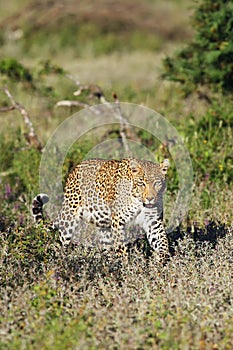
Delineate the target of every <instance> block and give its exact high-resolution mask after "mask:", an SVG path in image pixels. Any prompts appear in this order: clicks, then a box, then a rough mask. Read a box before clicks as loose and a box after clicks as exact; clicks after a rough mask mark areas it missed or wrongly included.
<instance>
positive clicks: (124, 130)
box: [56, 75, 138, 154]
mask: <svg viewBox="0 0 233 350" xmlns="http://www.w3.org/2000/svg"><path fill="white" fill-rule="evenodd" d="M66 77H67V78H68V79H70V80H71V81H73V82H74V84H75V85H76V86H78V90H76V91H74V93H73V94H74V96H80V95H81V94H82V93H83V92H84V91H87V92H89V95H88V98H89V99H93V98H97V99H98V100H99V101H100V103H101V104H103V103H104V104H106V107H108V108H109V109H110V111H111V113H112V114H113V115H114V117H115V118H116V119H117V120H118V122H119V124H120V130H119V135H120V139H121V142H122V145H123V147H124V149H125V151H126V152H127V153H128V154H129V153H130V149H129V146H128V142H127V139H133V140H135V141H136V140H138V136H137V134H136V132H134V130H133V129H132V127H131V126H130V124H129V122H128V120H127V119H126V118H125V116H124V115H123V112H122V110H121V106H120V101H119V99H118V97H117V95H116V94H115V93H114V94H113V98H114V101H115V104H111V103H110V102H109V101H107V99H106V98H105V95H104V92H103V90H102V89H101V87H100V86H98V85H95V84H81V83H80V81H79V80H78V79H77V78H75V77H73V76H72V75H67V76H66ZM72 106H78V107H83V108H89V107H92V108H94V107H95V108H94V110H95V111H96V112H99V111H98V106H93V105H90V104H88V103H84V102H80V101H76V100H75V101H73V100H64V101H58V102H57V103H56V107H72ZM98 114H99V113H98Z"/></svg>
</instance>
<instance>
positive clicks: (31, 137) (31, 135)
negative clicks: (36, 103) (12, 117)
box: [0, 87, 42, 151]
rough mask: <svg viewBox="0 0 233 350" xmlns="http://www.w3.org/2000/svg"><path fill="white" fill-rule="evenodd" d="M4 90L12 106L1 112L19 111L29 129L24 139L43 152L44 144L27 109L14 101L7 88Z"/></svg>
mask: <svg viewBox="0 0 233 350" xmlns="http://www.w3.org/2000/svg"><path fill="white" fill-rule="evenodd" d="M3 90H4V92H5V94H6V96H7V97H8V98H9V100H10V101H11V103H12V105H11V106H9V107H3V108H1V109H0V112H8V111H12V110H14V109H16V110H18V111H19V112H20V114H21V115H22V116H23V119H24V123H25V125H26V126H27V128H28V129H29V132H28V133H25V134H24V137H25V139H26V141H27V143H28V144H29V145H30V146H33V147H35V148H36V149H38V150H39V151H42V144H41V142H40V140H39V138H38V136H37V134H36V133H35V130H34V127H33V125H32V122H31V119H30V117H29V115H28V113H27V111H26V109H25V108H24V107H23V106H22V105H21V104H19V103H18V102H16V101H15V100H14V98H13V96H12V95H11V93H10V91H9V90H8V88H7V87H4V89H3Z"/></svg>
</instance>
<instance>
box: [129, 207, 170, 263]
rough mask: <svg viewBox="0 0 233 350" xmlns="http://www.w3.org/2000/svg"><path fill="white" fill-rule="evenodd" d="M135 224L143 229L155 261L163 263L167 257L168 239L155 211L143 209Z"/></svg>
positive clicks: (160, 219) (160, 218)
mask: <svg viewBox="0 0 233 350" xmlns="http://www.w3.org/2000/svg"><path fill="white" fill-rule="evenodd" d="M135 223H136V224H138V225H139V226H141V227H142V228H143V229H144V231H145V233H146V237H147V239H148V242H149V244H150V246H151V247H152V248H153V249H154V251H155V252H156V260H157V261H158V262H161V263H163V262H165V260H166V258H167V257H168V256H169V246H168V239H167V235H166V232H165V229H164V225H163V221H162V217H161V216H159V215H158V212H157V209H147V208H144V209H143V210H142V211H141V213H140V214H139V215H138V216H137V218H136V220H135Z"/></svg>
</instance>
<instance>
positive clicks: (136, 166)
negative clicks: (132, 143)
mask: <svg viewBox="0 0 233 350" xmlns="http://www.w3.org/2000/svg"><path fill="white" fill-rule="evenodd" d="M130 167H131V171H132V173H133V174H135V175H136V174H137V173H139V171H140V170H141V165H140V164H139V163H138V162H137V161H136V159H130Z"/></svg>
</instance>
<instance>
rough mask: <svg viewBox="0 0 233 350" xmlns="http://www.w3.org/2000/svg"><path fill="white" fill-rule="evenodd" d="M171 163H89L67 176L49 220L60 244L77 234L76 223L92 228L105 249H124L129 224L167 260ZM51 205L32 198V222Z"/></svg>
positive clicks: (128, 160) (41, 197)
mask: <svg viewBox="0 0 233 350" xmlns="http://www.w3.org/2000/svg"><path fill="white" fill-rule="evenodd" d="M168 167H169V160H168V159H164V161H163V162H162V163H155V162H152V161H147V160H141V159H137V158H123V159H118V160H116V159H110V160H106V159H97V158H95V159H88V160H84V161H82V162H81V163H80V164H78V165H77V166H76V167H75V168H74V169H73V171H71V172H70V174H69V175H68V178H67V181H66V185H65V191H64V199H63V204H62V207H61V210H60V211H59V214H58V215H57V217H56V219H55V220H54V221H53V223H52V224H53V228H57V229H58V231H59V237H60V241H61V243H62V245H63V246H65V247H66V246H68V245H69V244H70V242H71V241H72V239H73V237H74V235H75V234H76V235H77V234H79V233H78V232H77V231H78V227H79V223H80V221H82V220H83V221H85V222H87V223H90V224H94V225H95V227H97V228H98V229H99V230H100V232H101V235H100V237H101V238H100V241H101V243H102V244H104V245H105V246H109V245H111V246H114V247H119V246H121V247H126V246H127V244H128V243H129V242H128V241H129V239H128V237H127V234H126V227H127V225H128V224H130V223H132V222H133V223H134V224H135V225H137V226H139V227H140V229H142V230H143V231H144V233H145V236H146V238H147V240H148V243H149V246H150V247H151V248H152V251H154V252H155V255H156V258H157V260H158V261H160V262H161V261H165V259H166V258H167V257H168V256H169V246H168V238H167V234H166V231H165V226H164V223H163V195H164V192H165V189H166V174H167V170H168ZM48 201H49V198H48V196H47V195H46V194H44V193H40V194H38V195H37V196H35V198H34V199H33V202H32V214H33V216H34V220H35V221H36V222H38V221H41V220H44V204H46V203H47V202H48Z"/></svg>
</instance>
